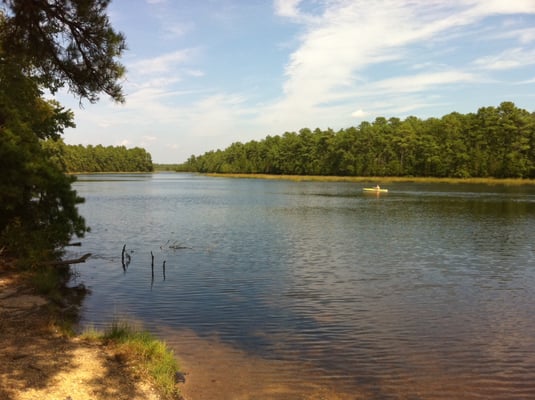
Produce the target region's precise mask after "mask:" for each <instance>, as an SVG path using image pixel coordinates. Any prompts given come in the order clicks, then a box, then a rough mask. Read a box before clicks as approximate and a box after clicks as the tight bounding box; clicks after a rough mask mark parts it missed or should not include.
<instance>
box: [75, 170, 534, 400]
mask: <svg viewBox="0 0 535 400" xmlns="http://www.w3.org/2000/svg"><path fill="white" fill-rule="evenodd" d="M373 184H375V182H374V183H373ZM364 186H370V184H368V185H366V184H361V183H347V182H345V183H342V182H292V181H284V180H261V179H231V178H211V177H206V176H200V175H194V174H174V173H161V174H152V175H151V174H147V175H111V174H110V175H80V176H79V177H78V181H77V182H76V183H75V184H74V187H75V189H76V190H77V191H78V193H79V194H80V195H81V196H83V197H85V199H86V202H85V204H83V205H81V206H80V211H81V214H82V215H84V216H85V218H86V221H87V223H88V225H89V226H90V227H91V232H90V233H88V234H87V235H86V237H85V238H84V239H83V240H82V243H83V245H82V248H81V249H75V250H70V251H71V252H73V254H72V255H76V254H78V253H77V252H79V254H83V253H87V252H90V253H92V257H91V258H90V259H89V260H88V262H87V263H86V264H80V265H77V266H75V269H76V271H77V273H78V277H77V278H76V281H77V283H79V282H83V283H85V284H86V285H87V286H88V287H89V288H90V289H91V291H92V293H91V294H90V295H89V296H88V297H87V298H86V300H85V302H84V305H83V308H82V321H81V324H82V326H90V325H92V326H95V327H103V326H105V325H106V324H109V323H110V322H111V321H113V320H114V319H116V318H122V319H128V320H131V321H136V322H137V323H140V324H142V325H143V326H144V327H145V328H147V329H150V330H151V331H153V332H155V333H156V334H157V335H158V336H160V337H162V338H164V339H165V340H166V341H167V342H168V343H169V345H170V346H171V347H172V348H173V349H174V350H175V352H176V354H177V356H178V358H179V359H181V360H182V365H183V369H184V370H185V371H186V372H188V373H189V375H188V376H187V378H186V379H187V383H186V385H185V387H184V391H185V393H186V394H188V395H189V396H191V398H194V399H210V398H218V399H227V398H228V399H238V398H239V399H279V398H280V399H360V398H362V399H452V398H466V399H526V398H535V253H534V248H535V246H534V245H533V242H534V239H535V186H504V185H477V184H430V183H425V184H424V183H391V184H388V185H385V186H386V187H388V189H389V192H388V193H385V194H380V195H376V194H366V193H364V192H363V191H362V188H363V187H364ZM123 247H124V252H123Z"/></svg>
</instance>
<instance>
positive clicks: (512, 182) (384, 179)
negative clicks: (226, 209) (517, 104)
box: [200, 173, 535, 186]
mask: <svg viewBox="0 0 535 400" xmlns="http://www.w3.org/2000/svg"><path fill="white" fill-rule="evenodd" d="M200 175H205V176H211V177H216V178H237V179H272V180H289V181H296V182H305V181H313V182H353V183H369V182H373V183H394V182H404V183H450V184H459V183H461V184H486V185H509V186H521V185H535V179H524V178H503V179H500V178H438V177H411V176H323V175H272V174H238V173H228V174H223V173H201V174H200Z"/></svg>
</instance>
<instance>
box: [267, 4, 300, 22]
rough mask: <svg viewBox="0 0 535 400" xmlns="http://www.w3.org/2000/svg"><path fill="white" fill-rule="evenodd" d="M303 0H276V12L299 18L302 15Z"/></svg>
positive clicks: (282, 15) (284, 15)
mask: <svg viewBox="0 0 535 400" xmlns="http://www.w3.org/2000/svg"><path fill="white" fill-rule="evenodd" d="M299 3H301V0H275V3H274V7H275V13H276V14H277V15H279V16H281V17H289V18H297V17H299V16H300V12H299Z"/></svg>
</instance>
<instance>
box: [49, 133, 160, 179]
mask: <svg viewBox="0 0 535 400" xmlns="http://www.w3.org/2000/svg"><path fill="white" fill-rule="evenodd" d="M42 145H43V147H44V148H45V151H47V153H48V154H49V157H50V159H51V160H52V161H53V162H54V163H56V165H58V166H59V167H60V168H61V169H62V170H64V171H67V172H152V171H153V169H154V168H153V165H152V157H151V155H150V153H148V152H147V151H146V150H145V149H142V148H139V147H134V148H132V149H127V148H126V147H125V146H107V147H104V146H102V145H97V146H92V145H88V146H82V145H68V144H65V143H64V142H63V141H62V140H47V141H46V142H43V144H42Z"/></svg>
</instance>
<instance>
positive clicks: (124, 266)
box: [121, 243, 126, 272]
mask: <svg viewBox="0 0 535 400" xmlns="http://www.w3.org/2000/svg"><path fill="white" fill-rule="evenodd" d="M125 251H126V243H125V245H124V246H123V251H122V253H121V263H122V264H123V271H125V272H126V264H125V263H124V253H125Z"/></svg>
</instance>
